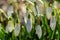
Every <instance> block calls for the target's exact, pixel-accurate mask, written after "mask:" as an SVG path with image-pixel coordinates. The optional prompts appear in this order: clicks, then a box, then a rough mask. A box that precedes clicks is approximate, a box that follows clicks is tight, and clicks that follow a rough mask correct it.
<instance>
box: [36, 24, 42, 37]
mask: <svg viewBox="0 0 60 40" xmlns="http://www.w3.org/2000/svg"><path fill="white" fill-rule="evenodd" d="M35 29H36V34H37V35H38V37H39V38H41V36H42V29H41V26H40V25H37V26H36V28H35Z"/></svg>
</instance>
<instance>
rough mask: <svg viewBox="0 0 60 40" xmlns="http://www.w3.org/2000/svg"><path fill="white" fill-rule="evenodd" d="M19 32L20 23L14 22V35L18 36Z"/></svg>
mask: <svg viewBox="0 0 60 40" xmlns="http://www.w3.org/2000/svg"><path fill="white" fill-rule="evenodd" d="M19 32H20V24H15V28H14V34H15V36H18V35H19Z"/></svg>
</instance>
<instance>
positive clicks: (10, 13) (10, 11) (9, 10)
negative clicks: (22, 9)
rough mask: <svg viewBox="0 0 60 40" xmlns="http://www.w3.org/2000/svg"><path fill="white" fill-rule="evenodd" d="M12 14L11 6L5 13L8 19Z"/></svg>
mask: <svg viewBox="0 0 60 40" xmlns="http://www.w3.org/2000/svg"><path fill="white" fill-rule="evenodd" d="M13 12H14V11H13V6H9V8H8V11H7V15H8V17H11V16H12V13H13Z"/></svg>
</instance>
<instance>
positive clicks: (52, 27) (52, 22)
mask: <svg viewBox="0 0 60 40" xmlns="http://www.w3.org/2000/svg"><path fill="white" fill-rule="evenodd" d="M50 27H51V29H52V30H55V27H56V19H55V17H54V16H52V17H51V19H50Z"/></svg>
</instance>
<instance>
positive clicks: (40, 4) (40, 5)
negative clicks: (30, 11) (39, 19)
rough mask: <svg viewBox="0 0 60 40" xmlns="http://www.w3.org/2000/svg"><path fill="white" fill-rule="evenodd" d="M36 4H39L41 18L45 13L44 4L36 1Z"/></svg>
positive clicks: (38, 9) (37, 6)
mask: <svg viewBox="0 0 60 40" xmlns="http://www.w3.org/2000/svg"><path fill="white" fill-rule="evenodd" d="M36 2H37V5H36V8H37V11H38V16H40V15H42V14H43V13H44V4H43V3H41V2H40V1H36Z"/></svg>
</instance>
